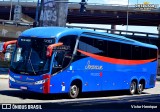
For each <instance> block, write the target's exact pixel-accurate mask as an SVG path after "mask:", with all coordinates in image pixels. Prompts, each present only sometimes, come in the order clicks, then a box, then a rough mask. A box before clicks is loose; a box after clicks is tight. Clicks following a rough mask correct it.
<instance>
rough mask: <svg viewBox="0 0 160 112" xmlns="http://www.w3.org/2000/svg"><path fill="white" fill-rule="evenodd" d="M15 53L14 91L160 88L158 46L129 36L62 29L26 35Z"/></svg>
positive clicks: (76, 92) (11, 75)
mask: <svg viewBox="0 0 160 112" xmlns="http://www.w3.org/2000/svg"><path fill="white" fill-rule="evenodd" d="M10 44H16V47H15V50H14V52H13V54H12V58H11V64H10V71H9V87H10V88H16V89H22V90H23V89H24V90H28V91H34V92H39V93H45V94H48V93H68V95H69V97H71V98H76V97H78V96H79V94H80V93H81V92H94V91H107V90H128V91H129V92H130V94H135V93H138V94H141V93H142V91H143V90H144V89H148V88H153V87H155V81H156V74H157V65H158V61H157V59H158V48H157V47H156V46H154V45H150V44H146V43H142V42H138V41H135V40H132V39H128V38H125V37H123V36H118V35H113V34H108V33H101V32H96V31H90V30H82V29H70V28H62V27H37V28H32V29H29V30H26V31H24V32H23V33H22V34H21V35H20V36H19V38H18V40H14V41H9V42H6V43H5V44H4V46H3V52H4V53H5V49H6V47H7V46H8V45H10Z"/></svg>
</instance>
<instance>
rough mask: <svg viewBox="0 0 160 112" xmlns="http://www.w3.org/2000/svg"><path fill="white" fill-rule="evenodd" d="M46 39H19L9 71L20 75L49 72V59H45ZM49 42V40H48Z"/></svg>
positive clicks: (48, 42)
mask: <svg viewBox="0 0 160 112" xmlns="http://www.w3.org/2000/svg"><path fill="white" fill-rule="evenodd" d="M46 40H47V39H40V38H39V39H35V38H32V39H31V38H30V39H28V38H27V39H24V38H23V39H19V41H18V47H17V48H16V50H15V53H14V55H13V57H12V61H11V70H13V71H14V72H16V73H22V74H33V75H34V74H37V75H38V74H42V73H47V72H48V71H49V68H50V67H49V66H50V58H47V57H46V49H47V47H48V45H50V44H51V42H52V43H54V41H51V39H50V41H46ZM48 40H49V39H48Z"/></svg>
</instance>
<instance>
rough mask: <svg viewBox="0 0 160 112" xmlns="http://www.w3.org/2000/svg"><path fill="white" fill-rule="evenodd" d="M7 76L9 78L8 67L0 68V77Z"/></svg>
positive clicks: (4, 77) (5, 77)
mask: <svg viewBox="0 0 160 112" xmlns="http://www.w3.org/2000/svg"><path fill="white" fill-rule="evenodd" d="M7 78H9V75H8V68H0V79H7Z"/></svg>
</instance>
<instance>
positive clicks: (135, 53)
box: [132, 45, 143, 60]
mask: <svg viewBox="0 0 160 112" xmlns="http://www.w3.org/2000/svg"><path fill="white" fill-rule="evenodd" d="M132 59H133V60H138V59H143V57H142V52H141V47H140V46H136V45H132Z"/></svg>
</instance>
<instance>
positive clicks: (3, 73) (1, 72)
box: [0, 68, 160, 81]
mask: <svg viewBox="0 0 160 112" xmlns="http://www.w3.org/2000/svg"><path fill="white" fill-rule="evenodd" d="M8 78H9V75H8V68H0V79H8ZM157 81H160V75H158V76H157Z"/></svg>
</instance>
